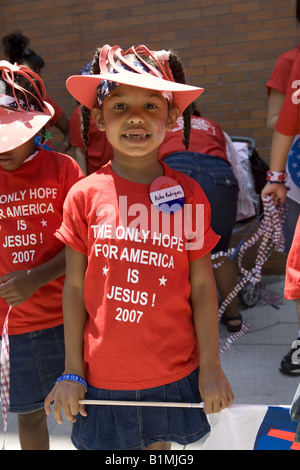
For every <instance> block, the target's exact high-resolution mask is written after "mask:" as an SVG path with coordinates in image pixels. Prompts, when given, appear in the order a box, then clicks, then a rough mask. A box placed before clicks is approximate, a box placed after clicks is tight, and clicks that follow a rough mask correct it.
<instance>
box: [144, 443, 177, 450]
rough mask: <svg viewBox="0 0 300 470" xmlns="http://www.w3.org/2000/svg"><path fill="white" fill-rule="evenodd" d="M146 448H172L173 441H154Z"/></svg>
mask: <svg viewBox="0 0 300 470" xmlns="http://www.w3.org/2000/svg"><path fill="white" fill-rule="evenodd" d="M146 450H171V442H154V443H153V444H150V446H148V447H147V448H146Z"/></svg>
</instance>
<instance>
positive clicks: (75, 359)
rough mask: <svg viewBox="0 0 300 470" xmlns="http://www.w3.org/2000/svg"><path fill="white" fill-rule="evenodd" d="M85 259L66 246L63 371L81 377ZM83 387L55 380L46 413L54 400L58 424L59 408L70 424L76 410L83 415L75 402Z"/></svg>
mask: <svg viewBox="0 0 300 470" xmlns="http://www.w3.org/2000/svg"><path fill="white" fill-rule="evenodd" d="M86 267H87V258H86V256H85V255H82V254H81V253H78V252H77V251H75V250H73V249H72V248H70V247H68V246H67V247H66V280H65V286H64V290H63V313H64V331H65V371H64V374H74V375H79V376H80V377H82V378H85V375H84V365H83V332H84V327H85V323H86V319H87V312H86V309H85V305H84V276H85V271H86ZM84 395H85V390H84V388H83V386H82V385H81V384H78V383H76V382H69V381H61V382H58V383H56V385H55V386H54V388H53V389H52V391H51V392H50V394H49V395H48V397H47V398H46V400H45V411H46V414H50V412H51V410H50V404H51V402H52V401H54V406H53V414H54V417H55V419H56V421H57V422H58V423H62V417H61V407H62V408H63V411H64V415H65V417H66V418H67V419H68V420H69V421H70V422H71V423H73V422H74V421H75V416H76V415H77V414H78V413H80V414H82V415H83V416H86V412H85V408H84V406H83V405H79V403H78V402H79V400H81V399H83V398H84Z"/></svg>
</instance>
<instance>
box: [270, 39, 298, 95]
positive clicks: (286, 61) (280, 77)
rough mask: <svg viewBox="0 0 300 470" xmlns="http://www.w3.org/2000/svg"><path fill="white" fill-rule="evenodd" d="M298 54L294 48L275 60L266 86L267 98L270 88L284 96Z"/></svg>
mask: <svg viewBox="0 0 300 470" xmlns="http://www.w3.org/2000/svg"><path fill="white" fill-rule="evenodd" d="M298 53H299V49H298V48H295V49H292V50H291V51H288V52H285V53H284V54H282V55H281V56H280V57H279V58H278V59H277V62H276V64H275V67H274V69H273V72H272V74H271V76H270V78H269V80H268V82H267V84H266V88H267V94H268V96H269V94H270V91H271V88H274V89H275V90H277V91H280V92H281V93H282V94H284V95H285V93H286V90H287V84H288V81H289V76H290V73H291V70H292V67H293V63H294V61H295V59H296V58H297V56H298Z"/></svg>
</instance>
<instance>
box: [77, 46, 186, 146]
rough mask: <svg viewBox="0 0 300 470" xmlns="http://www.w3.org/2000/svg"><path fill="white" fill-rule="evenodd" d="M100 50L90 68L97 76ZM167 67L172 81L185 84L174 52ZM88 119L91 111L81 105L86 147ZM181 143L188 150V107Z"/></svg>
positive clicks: (184, 115)
mask: <svg viewBox="0 0 300 470" xmlns="http://www.w3.org/2000/svg"><path fill="white" fill-rule="evenodd" d="M100 52H101V48H98V49H97V50H96V53H95V56H94V58H93V60H92V66H91V72H90V73H91V74H92V75H96V74H97V75H98V74H100V68H99V56H100ZM145 60H149V62H151V63H152V64H153V60H152V59H151V58H150V59H149V58H146V59H145ZM154 65H155V63H154ZM169 67H170V70H171V72H172V75H173V78H174V81H175V82H177V83H183V84H184V83H185V75H184V71H183V67H182V64H181V62H180V60H179V59H178V57H177V56H176V55H175V54H174V52H171V53H170V56H169ZM90 117H91V110H90V109H89V108H87V107H86V106H84V105H81V135H82V140H83V142H84V145H85V146H87V143H88V133H89V128H90ZM183 122H184V127H183V143H184V145H185V147H186V149H188V147H189V140H190V132H191V108H190V106H188V107H187V108H186V109H185V110H184V112H183Z"/></svg>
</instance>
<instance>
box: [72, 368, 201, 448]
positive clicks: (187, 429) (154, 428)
mask: <svg viewBox="0 0 300 470" xmlns="http://www.w3.org/2000/svg"><path fill="white" fill-rule="evenodd" d="M85 398H86V399H89V400H126V401H164V402H187V403H194V402H195V403H200V402H201V397H200V394H199V389H198V370H197V371H194V372H192V374H190V375H189V376H187V377H185V378H183V379H181V380H179V381H177V382H173V383H171V384H167V385H163V386H160V387H155V388H150V389H144V390H126V391H124V390H120V391H119V390H103V389H98V388H94V387H92V386H89V388H88V391H87V393H86V396H85ZM86 411H87V417H82V416H81V415H77V416H76V422H75V423H74V425H73V429H72V442H73V444H74V446H75V447H76V448H77V449H79V450H142V449H145V448H146V447H148V446H149V445H150V444H153V443H154V442H161V441H165V442H176V443H178V444H181V445H187V444H190V443H192V442H195V441H197V440H199V439H201V437H203V436H205V435H206V434H207V433H208V432H209V431H210V426H209V424H208V421H207V418H206V415H205V413H204V412H203V410H202V409H201V408H162V407H152V406H151V407H148V406H144V407H143V406H137V407H135V406H122V405H121V406H120V405H115V406H111V405H103V406H99V405H86Z"/></svg>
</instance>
